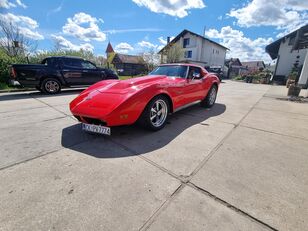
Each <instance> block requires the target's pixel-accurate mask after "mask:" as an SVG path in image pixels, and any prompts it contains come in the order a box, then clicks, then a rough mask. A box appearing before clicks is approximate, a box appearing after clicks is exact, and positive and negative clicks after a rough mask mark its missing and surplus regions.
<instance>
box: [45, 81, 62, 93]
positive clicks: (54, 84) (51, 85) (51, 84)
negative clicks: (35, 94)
mask: <svg viewBox="0 0 308 231" xmlns="http://www.w3.org/2000/svg"><path fill="white" fill-rule="evenodd" d="M41 89H42V90H43V92H44V93H47V94H57V93H59V92H60V91H61V83H60V82H59V80H57V79H55V78H47V79H44V80H43V81H42V84H41Z"/></svg>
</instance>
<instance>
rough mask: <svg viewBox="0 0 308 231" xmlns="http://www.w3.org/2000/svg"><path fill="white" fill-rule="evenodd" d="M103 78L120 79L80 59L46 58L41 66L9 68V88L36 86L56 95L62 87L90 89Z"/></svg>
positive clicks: (110, 71) (104, 69)
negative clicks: (13, 86)
mask: <svg viewBox="0 0 308 231" xmlns="http://www.w3.org/2000/svg"><path fill="white" fill-rule="evenodd" d="M105 79H119V77H118V75H117V74H116V73H115V72H114V71H112V70H110V69H106V68H99V67H96V65H95V64H94V63H92V62H90V61H87V60H85V59H82V58H79V57H67V56H63V57H48V58H46V59H44V60H43V61H42V62H41V64H35V65H32V64H15V65H12V68H11V79H10V83H11V85H21V86H24V87H35V88H36V89H38V90H40V91H42V92H44V93H48V94H55V93H59V92H60V91H61V88H62V87H74V86H89V85H92V84H94V83H96V82H99V81H101V80H105Z"/></svg>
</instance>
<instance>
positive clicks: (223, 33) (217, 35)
mask: <svg viewBox="0 0 308 231" xmlns="http://www.w3.org/2000/svg"><path fill="white" fill-rule="evenodd" d="M205 35H206V36H207V37H209V38H210V39H218V40H219V42H220V43H221V44H222V45H224V46H226V47H228V48H229V49H230V51H229V52H228V53H227V56H228V57H229V58H231V57H232V58H239V59H240V60H241V61H249V60H263V61H265V62H271V59H270V57H269V55H268V54H267V53H266V52H265V46H266V45H268V44H270V43H271V42H273V39H272V38H257V39H250V38H247V37H245V35H244V33H243V32H242V31H239V30H235V29H233V28H231V27H230V26H226V27H223V28H221V30H220V31H218V30H216V29H210V30H208V31H206V32H205Z"/></svg>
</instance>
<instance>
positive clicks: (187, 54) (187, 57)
mask: <svg viewBox="0 0 308 231" xmlns="http://www.w3.org/2000/svg"><path fill="white" fill-rule="evenodd" d="M191 57H192V51H185V53H184V58H186V59H191Z"/></svg>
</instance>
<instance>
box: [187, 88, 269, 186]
mask: <svg viewBox="0 0 308 231" xmlns="http://www.w3.org/2000/svg"><path fill="white" fill-rule="evenodd" d="M268 91H269V89H268V90H267V91H266V92H268ZM266 92H265V93H264V94H263V96H264V95H265V94H266ZM263 96H261V97H260V98H259V100H257V102H255V103H254V104H253V106H252V107H251V108H250V109H249V111H248V112H247V113H246V114H245V115H244V116H243V117H242V118H241V119H240V121H239V122H238V123H237V124H235V125H234V127H233V128H232V129H231V131H229V132H228V133H227V134H226V135H225V136H224V137H223V138H222V140H221V141H220V142H219V143H218V144H217V145H216V146H215V147H214V148H213V149H212V150H211V151H210V153H209V154H208V155H207V156H206V157H205V158H204V159H203V160H202V161H201V162H200V164H199V165H198V166H197V167H196V168H195V170H194V171H193V172H192V173H191V175H190V176H189V181H190V180H191V179H192V178H193V177H194V176H195V175H196V174H197V173H198V172H199V170H200V169H201V168H202V167H203V166H204V165H205V164H206V163H207V162H208V161H209V160H210V159H211V158H212V157H213V156H214V155H215V153H216V151H217V150H218V149H219V148H220V147H221V146H222V145H223V143H224V142H225V141H226V140H227V139H228V138H229V137H230V136H231V134H232V133H233V132H234V131H235V130H236V129H237V128H238V127H239V126H240V124H241V123H242V122H243V121H244V120H245V119H246V117H247V116H248V115H249V114H250V113H251V112H252V111H253V109H254V108H255V107H256V105H257V104H258V103H259V102H260V101H261V100H262V98H263Z"/></svg>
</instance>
